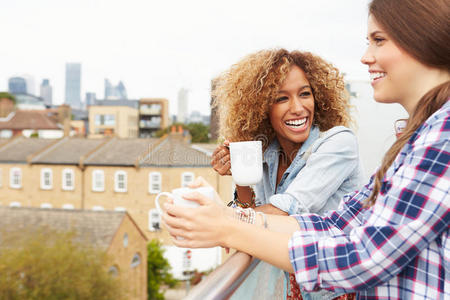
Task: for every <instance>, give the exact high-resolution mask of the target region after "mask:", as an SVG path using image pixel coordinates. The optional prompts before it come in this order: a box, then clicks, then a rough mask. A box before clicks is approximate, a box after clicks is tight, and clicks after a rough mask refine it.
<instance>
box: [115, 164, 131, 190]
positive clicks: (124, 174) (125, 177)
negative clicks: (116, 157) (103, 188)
mask: <svg viewBox="0 0 450 300" xmlns="http://www.w3.org/2000/svg"><path fill="white" fill-rule="evenodd" d="M120 176H123V181H121V180H119V177H120ZM120 184H123V187H121V186H120ZM127 186H128V179H127V172H125V171H123V170H119V171H116V172H115V173H114V191H115V192H118V193H126V192H127Z"/></svg>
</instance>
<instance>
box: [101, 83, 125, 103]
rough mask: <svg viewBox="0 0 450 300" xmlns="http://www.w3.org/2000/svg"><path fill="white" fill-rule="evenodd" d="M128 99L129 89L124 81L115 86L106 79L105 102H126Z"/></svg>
mask: <svg viewBox="0 0 450 300" xmlns="http://www.w3.org/2000/svg"><path fill="white" fill-rule="evenodd" d="M124 99H128V96H127V89H126V88H125V85H124V84H123V82H122V81H119V83H118V84H117V85H113V84H112V83H111V82H110V81H109V79H107V78H106V79H105V100H124Z"/></svg>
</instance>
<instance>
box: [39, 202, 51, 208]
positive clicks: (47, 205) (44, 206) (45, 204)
mask: <svg viewBox="0 0 450 300" xmlns="http://www.w3.org/2000/svg"><path fill="white" fill-rule="evenodd" d="M52 207H53V206H52V205H51V204H50V203H42V204H41V208H52Z"/></svg>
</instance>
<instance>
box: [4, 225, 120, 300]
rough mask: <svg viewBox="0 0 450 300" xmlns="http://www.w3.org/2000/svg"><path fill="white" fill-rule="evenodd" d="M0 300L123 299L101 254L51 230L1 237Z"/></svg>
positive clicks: (71, 236)
mask: <svg viewBox="0 0 450 300" xmlns="http://www.w3.org/2000/svg"><path fill="white" fill-rule="evenodd" d="M0 236H1V239H2V244H1V248H0V274H1V275H0V299H5V300H16V299H17V300H19V299H30V300H44V299H45V300H59V299H74V300H75V299H80V300H81V299H86V300H87V299H97V300H107V299H114V300H119V299H125V298H124V292H123V290H122V285H121V283H120V282H119V279H118V278H116V277H113V276H112V275H110V274H109V273H108V269H107V268H108V266H109V263H108V257H107V256H106V254H105V252H104V251H100V250H97V249H94V248H89V247H86V245H82V244H81V243H78V242H75V241H74V238H73V237H74V234H73V233H59V232H56V231H50V230H41V229H39V230H37V231H33V232H28V233H27V232H24V231H21V232H15V233H6V232H3V233H2V234H1V235H0Z"/></svg>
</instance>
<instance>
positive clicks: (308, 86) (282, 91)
mask: <svg viewBox="0 0 450 300" xmlns="http://www.w3.org/2000/svg"><path fill="white" fill-rule="evenodd" d="M307 88H309V89H311V90H312V88H311V86H310V85H309V84H307V85H304V86H301V87H300V89H299V91H302V90H304V89H307ZM278 93H287V91H284V90H279V91H278Z"/></svg>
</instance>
